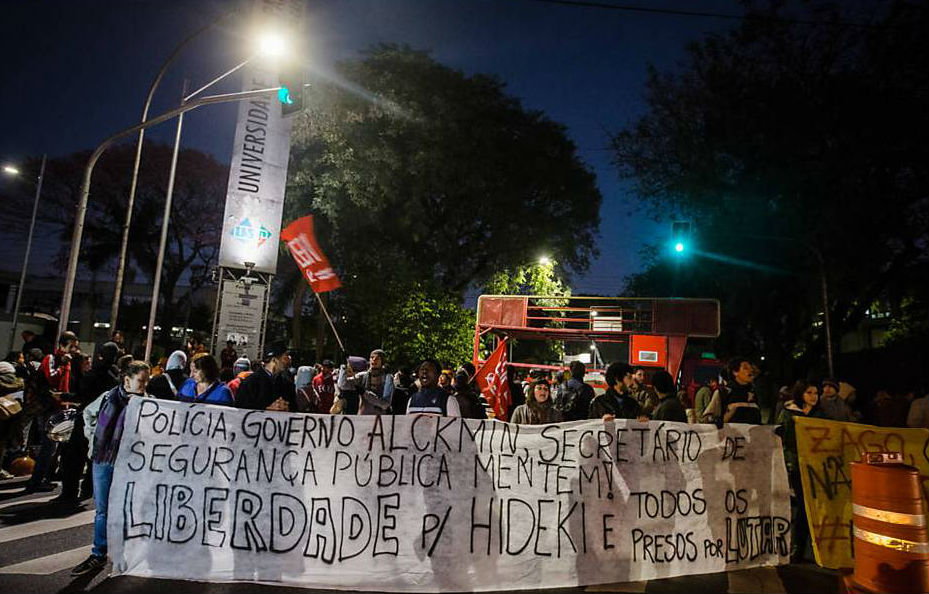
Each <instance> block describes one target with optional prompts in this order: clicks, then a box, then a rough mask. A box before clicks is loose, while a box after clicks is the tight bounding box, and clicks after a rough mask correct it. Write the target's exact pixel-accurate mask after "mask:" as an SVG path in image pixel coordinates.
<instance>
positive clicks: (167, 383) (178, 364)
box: [148, 350, 187, 400]
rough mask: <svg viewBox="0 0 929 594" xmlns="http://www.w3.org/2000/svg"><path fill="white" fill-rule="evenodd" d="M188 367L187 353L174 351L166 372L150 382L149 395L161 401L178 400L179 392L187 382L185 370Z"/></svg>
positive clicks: (166, 366) (166, 364)
mask: <svg viewBox="0 0 929 594" xmlns="http://www.w3.org/2000/svg"><path fill="white" fill-rule="evenodd" d="M186 367H187V353H185V352H184V351H181V350H177V351H174V352H173V353H171V356H170V357H168V362H167V363H165V372H164V373H162V374H161V375H157V376H155V377H153V378H152V380H151V381H150V382H148V393H149V394H151V395H152V396H154V397H155V398H158V399H159V400H177V391H178V390H180V389H181V386H183V385H184V382H186V381H187V374H186V373H185V372H184V369H185V368H186Z"/></svg>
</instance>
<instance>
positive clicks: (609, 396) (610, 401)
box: [589, 388, 642, 419]
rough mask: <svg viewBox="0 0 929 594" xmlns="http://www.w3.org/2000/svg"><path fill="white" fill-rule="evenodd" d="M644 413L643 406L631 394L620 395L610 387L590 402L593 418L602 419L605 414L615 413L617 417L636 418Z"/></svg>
mask: <svg viewBox="0 0 929 594" xmlns="http://www.w3.org/2000/svg"><path fill="white" fill-rule="evenodd" d="M641 414H642V407H641V406H639V403H638V402H636V401H635V398H633V397H632V395H631V394H626V395H620V394H619V393H618V392H616V390H614V389H613V388H609V389H608V390H607V391H606V392H604V393H603V394H600V395H599V396H597V397H596V398H594V399H593V401H592V402H591V403H590V415H589V417H590V418H591V419H600V418H602V417H603V415H613V416H615V417H616V418H617V419H635V418H637V417H638V416H639V415H641Z"/></svg>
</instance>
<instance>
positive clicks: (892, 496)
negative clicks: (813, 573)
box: [851, 455, 929, 594]
mask: <svg viewBox="0 0 929 594" xmlns="http://www.w3.org/2000/svg"><path fill="white" fill-rule="evenodd" d="M869 458H871V456H869ZM873 458H876V460H868V461H867V462H853V463H852V465H851V466H852V513H853V514H854V518H853V520H852V532H853V534H854V536H855V541H854V546H855V573H854V581H855V583H856V584H857V585H858V586H860V587H862V588H864V589H866V590H870V591H873V592H899V593H901V594H910V593H927V592H929V537H927V534H926V502H925V500H924V499H923V494H922V489H921V486H920V482H919V471H918V470H917V469H916V468H913V467H912V466H907V465H905V464H899V463H891V464H886V463H882V460H881V457H880V456H879V455H878V456H875V457H873ZM885 458H889V459H893V460H899V457H894V458H890V457H889V456H885ZM872 462H878V463H872Z"/></svg>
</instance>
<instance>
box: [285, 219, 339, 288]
mask: <svg viewBox="0 0 929 594" xmlns="http://www.w3.org/2000/svg"><path fill="white" fill-rule="evenodd" d="M281 240H283V241H284V242H285V243H286V244H287V249H288V250H290V255H291V256H293V258H294V262H296V263H297V266H299V267H300V270H301V271H302V272H303V278H305V279H306V282H308V283H310V287H311V288H312V289H313V291H314V292H316V293H325V292H326V291H332V290H333V289H338V288H339V287H341V286H342V282H341V281H340V280H339V277H338V276H336V274H335V272H334V271H333V270H332V267H331V266H330V265H329V260H327V259H326V255H325V254H323V251H322V250H321V249H319V244H318V243H316V236H315V235H314V234H313V217H312V216H305V217H301V218H299V219H297V220H296V221H294V222H293V223H291V224H289V225H287V228H286V229H284V230H283V231H281Z"/></svg>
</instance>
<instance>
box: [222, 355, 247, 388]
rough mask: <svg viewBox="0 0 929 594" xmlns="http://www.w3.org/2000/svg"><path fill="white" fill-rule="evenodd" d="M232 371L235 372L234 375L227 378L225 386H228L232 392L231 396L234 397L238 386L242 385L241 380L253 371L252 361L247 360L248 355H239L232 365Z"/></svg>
mask: <svg viewBox="0 0 929 594" xmlns="http://www.w3.org/2000/svg"><path fill="white" fill-rule="evenodd" d="M232 373H234V374H235V377H233V378H232V379H231V380H229V383H228V384H226V387H227V388H229V391H230V392H232V397H233V398H235V395H236V392H238V391H239V386H241V385H242V380H244V379H245V378H247V377H248V376H250V375H251V374H252V373H253V372H252V362H251V361H249V360H248V357H239V358H238V359H236V360H235V363H233V365H232Z"/></svg>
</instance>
